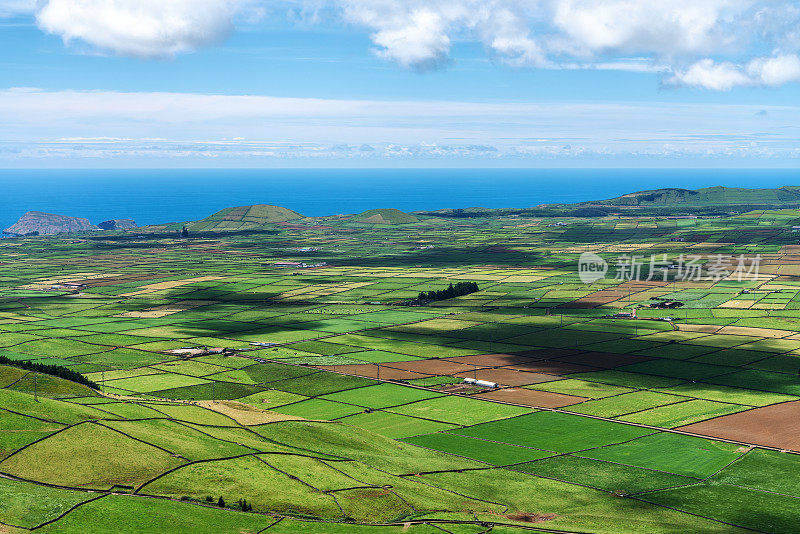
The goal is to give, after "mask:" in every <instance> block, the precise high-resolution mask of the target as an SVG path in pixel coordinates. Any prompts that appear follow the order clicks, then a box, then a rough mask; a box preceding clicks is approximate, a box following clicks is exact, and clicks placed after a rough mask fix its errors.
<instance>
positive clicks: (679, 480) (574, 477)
mask: <svg viewBox="0 0 800 534" xmlns="http://www.w3.org/2000/svg"><path fill="white" fill-rule="evenodd" d="M513 469H514V470H516V471H522V472H523V473H531V474H534V475H538V476H544V477H548V478H555V479H558V480H564V481H567V482H573V483H576V484H584V485H587V486H591V487H593V488H597V489H601V490H603V491H611V492H618V493H625V494H631V493H638V492H641V491H652V490H657V489H664V488H671V487H676V486H685V485H687V484H694V483H697V479H695V478H689V477H685V476H680V475H673V474H669V473H664V472H662V471H653V470H649V469H640V468H637V467H628V466H625V465H620V464H616V463H610V462H600V461H597V460H590V459H587V458H580V457H577V456H569V455H567V456H557V457H555V458H546V459H544V460H538V461H535V462H530V463H525V464H521V465H516V466H514V467H513Z"/></svg>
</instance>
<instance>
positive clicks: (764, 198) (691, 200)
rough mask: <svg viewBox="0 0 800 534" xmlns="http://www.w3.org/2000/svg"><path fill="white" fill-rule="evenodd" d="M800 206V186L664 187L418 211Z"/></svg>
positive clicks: (703, 211) (460, 214)
mask: <svg viewBox="0 0 800 534" xmlns="http://www.w3.org/2000/svg"><path fill="white" fill-rule="evenodd" d="M791 208H800V186H784V187H778V188H774V189H746V188H741V187H722V186H715V187H705V188H702V189H681V188H675V187H665V188H662V189H650V190H645V191H636V192H633V193H627V194H625V195H621V196H618V197H614V198H610V199H605V200H592V201H587V202H577V203H574V204H541V205H539V206H534V207H531V208H498V209H492V208H466V209H442V210H436V211H421V212H415V213H418V214H421V215H432V216H435V217H447V218H473V217H490V216H498V215H512V216H513V215H521V216H526V217H603V216H608V215H614V214H628V215H631V214H632V213H637V214H640V215H661V216H664V215H666V216H669V215H729V214H734V213H745V212H748V211H754V210H773V209H791Z"/></svg>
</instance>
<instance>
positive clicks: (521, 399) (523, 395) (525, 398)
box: [475, 388, 588, 408]
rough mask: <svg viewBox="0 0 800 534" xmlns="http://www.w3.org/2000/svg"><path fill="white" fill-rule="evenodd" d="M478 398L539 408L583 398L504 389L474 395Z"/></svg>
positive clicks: (566, 403)
mask: <svg viewBox="0 0 800 534" xmlns="http://www.w3.org/2000/svg"><path fill="white" fill-rule="evenodd" d="M475 397H478V398H484V399H491V400H496V401H503V402H513V403H514V404H524V405H526V406H533V407H536V406H538V407H541V408H561V407H562V406H569V405H571V404H578V403H579V402H583V401H585V400H588V399H585V398H583V397H574V396H572V395H562V394H561V393H550V392H549V391H534V390H532V389H525V388H506V389H498V390H495V391H488V392H486V393H479V394H477V395H475Z"/></svg>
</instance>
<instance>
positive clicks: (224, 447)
mask: <svg viewBox="0 0 800 534" xmlns="http://www.w3.org/2000/svg"><path fill="white" fill-rule="evenodd" d="M106 425H107V426H109V427H111V428H113V429H115V430H119V431H120V432H123V433H125V434H127V435H129V436H131V437H133V438H136V439H138V440H140V441H142V442H145V443H150V444H152V445H155V446H157V447H160V448H161V449H165V450H166V451H168V452H170V453H171V454H175V455H178V456H180V457H182V458H184V459H186V460H188V461H197V460H207V459H210V458H224V457H227V456H237V455H240V454H250V453H252V452H254V450H253V449H251V448H249V447H243V446H241V445H238V444H237V443H235V442H234V443H229V442H226V441H223V440H219V439H215V438H213V437H211V436H209V435H208V432H205V431H198V430H196V429H194V428H192V427H189V426H187V425H183V424H180V423H176V422H174V421H166V420H150V421H109V422H107V423H106Z"/></svg>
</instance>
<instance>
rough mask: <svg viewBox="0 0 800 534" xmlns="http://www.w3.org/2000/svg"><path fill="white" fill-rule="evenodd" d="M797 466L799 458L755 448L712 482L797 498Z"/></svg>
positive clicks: (799, 486) (798, 485)
mask: <svg viewBox="0 0 800 534" xmlns="http://www.w3.org/2000/svg"><path fill="white" fill-rule="evenodd" d="M798 465H800V458H798V457H797V456H796V455H794V454H786V453H781V452H776V451H768V450H761V449H754V450H751V451H750V452H748V453H747V454H746V455H744V457H742V458H741V459H739V460H737V461H736V462H735V463H733V464H732V465H731V466H730V467H728V468H726V469H725V470H724V471H722V472H721V473H719V474H717V475H715V476H714V477H713V478H712V479H711V480H712V481H714V482H719V483H725V484H731V485H736V486H747V487H749V488H753V489H758V490H763V491H771V492H775V493H784V494H787V495H792V496H794V497H800V481H798V479H797V469H798ZM764 473H769V476H764Z"/></svg>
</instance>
